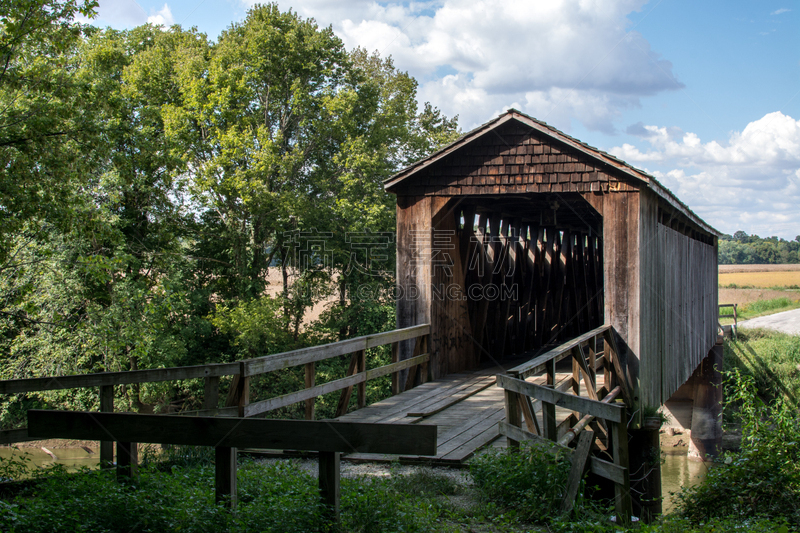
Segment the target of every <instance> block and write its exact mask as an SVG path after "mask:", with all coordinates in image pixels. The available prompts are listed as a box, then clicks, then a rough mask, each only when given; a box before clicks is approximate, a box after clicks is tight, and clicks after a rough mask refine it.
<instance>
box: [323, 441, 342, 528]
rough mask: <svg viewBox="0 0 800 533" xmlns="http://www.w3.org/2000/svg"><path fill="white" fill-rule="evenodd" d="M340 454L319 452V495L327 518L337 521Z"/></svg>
mask: <svg viewBox="0 0 800 533" xmlns="http://www.w3.org/2000/svg"><path fill="white" fill-rule="evenodd" d="M341 455H342V454H341V453H340V452H319V493H320V496H321V497H322V503H323V505H324V506H325V508H326V510H327V512H328V513H329V516H330V517H331V518H332V519H333V520H334V521H338V520H339V468H340V459H341Z"/></svg>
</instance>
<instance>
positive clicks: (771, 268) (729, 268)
mask: <svg viewBox="0 0 800 533" xmlns="http://www.w3.org/2000/svg"><path fill="white" fill-rule="evenodd" d="M734 272H800V265H719V273H720V274H732V273H734Z"/></svg>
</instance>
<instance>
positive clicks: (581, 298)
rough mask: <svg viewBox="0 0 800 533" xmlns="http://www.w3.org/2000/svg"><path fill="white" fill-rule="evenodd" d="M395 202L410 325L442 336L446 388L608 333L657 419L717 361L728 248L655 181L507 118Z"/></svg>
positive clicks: (440, 368) (431, 168)
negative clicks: (471, 373) (721, 257)
mask: <svg viewBox="0 0 800 533" xmlns="http://www.w3.org/2000/svg"><path fill="white" fill-rule="evenodd" d="M385 187H386V189H387V190H388V191H390V192H392V193H394V194H395V195H396V196H397V276H398V281H397V283H398V302H397V321H398V324H397V325H398V327H400V328H403V327H407V326H412V325H416V324H425V323H430V324H431V346H430V347H429V350H430V353H431V365H432V374H433V376H434V377H442V376H444V375H446V374H451V373H454V372H461V371H464V370H470V369H473V368H477V367H478V366H479V365H481V364H482V363H485V362H489V361H498V362H499V361H502V360H504V359H507V358H510V357H512V356H513V357H515V358H516V357H523V356H533V355H536V354H537V353H539V352H542V351H543V350H544V349H546V348H547V347H550V346H552V345H553V344H555V343H558V342H559V341H562V342H563V341H564V340H568V339H570V338H574V337H576V336H577V335H580V334H581V333H584V332H587V331H589V330H591V329H592V328H595V327H597V326H600V325H602V324H603V323H606V324H610V325H612V326H613V327H614V329H615V331H616V332H617V334H618V338H617V342H618V344H619V346H620V351H621V356H620V360H621V361H622V362H623V368H624V372H626V373H627V378H628V381H629V383H630V384H631V386H632V389H633V393H634V398H633V403H634V404H635V405H634V406H633V408H634V409H635V408H637V407H641V406H643V405H644V406H653V407H658V406H659V405H662V404H663V403H664V402H665V401H666V400H667V399H668V398H669V397H670V396H671V395H672V394H673V393H674V392H675V391H676V390H677V389H678V388H679V387H680V386H681V384H683V383H684V382H685V381H687V379H688V378H689V377H690V376H691V375H692V373H693V371H694V370H695V369H696V368H697V367H698V365H699V363H700V362H701V360H703V359H704V358H705V357H706V355H707V354H709V351H710V350H711V349H712V348H713V347H714V345H715V342H716V336H717V323H718V307H717V239H718V236H719V233H718V232H717V231H716V230H714V229H713V228H712V227H710V226H709V225H708V224H706V223H705V222H704V221H703V220H701V219H700V218H699V217H698V216H697V215H696V214H694V213H693V212H692V211H691V210H690V209H689V208H688V207H687V206H686V205H685V204H683V203H682V202H681V201H680V200H679V199H678V198H677V197H675V195H674V194H672V193H671V192H670V191H669V190H667V189H666V188H664V187H663V186H662V185H661V184H660V183H659V182H658V181H656V179H655V178H654V177H653V176H650V175H648V174H646V173H644V172H642V171H640V170H637V169H635V168H633V167H631V166H630V165H628V164H626V163H624V162H622V161H620V160H618V159H616V158H614V157H613V156H611V155H609V154H607V153H604V152H602V151H600V150H597V149H595V148H592V147H591V146H588V145H586V144H584V143H582V142H580V141H578V140H576V139H574V138H572V137H570V136H568V135H566V134H564V133H562V132H560V131H558V130H556V129H554V128H552V127H551V126H548V125H547V124H545V123H543V122H540V121H538V120H536V119H534V118H532V117H529V116H527V115H525V114H523V113H520V112H519V111H516V110H513V109H512V110H509V111H508V112H506V113H504V114H502V115H500V116H499V117H497V118H495V119H493V120H491V121H489V122H487V123H486V124H484V125H482V126H480V127H478V128H476V129H474V130H473V131H471V132H469V133H467V134H466V135H464V136H462V137H461V138H459V139H458V140H457V141H455V142H453V143H452V144H450V145H448V146H446V147H445V148H443V149H441V150H439V151H438V152H436V153H435V154H433V155H431V156H430V157H427V158H425V159H423V160H421V161H418V162H417V163H415V164H414V165H412V166H410V167H408V168H406V169H405V170H403V171H401V172H399V173H398V174H396V175H395V176H393V177H392V178H390V179H389V180H387V181H386V183H385ZM412 348H413V347H412V346H411V345H410V344H408V345H405V346H401V348H400V355H399V358H400V359H405V358H408V357H411V356H412V353H411V350H412Z"/></svg>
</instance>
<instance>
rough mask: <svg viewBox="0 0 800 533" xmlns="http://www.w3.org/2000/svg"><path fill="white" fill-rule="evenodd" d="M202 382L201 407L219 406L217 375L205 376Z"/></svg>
mask: <svg viewBox="0 0 800 533" xmlns="http://www.w3.org/2000/svg"><path fill="white" fill-rule="evenodd" d="M204 381H205V382H204V383H203V409H216V408H217V407H219V376H207V377H206V378H205V380H204Z"/></svg>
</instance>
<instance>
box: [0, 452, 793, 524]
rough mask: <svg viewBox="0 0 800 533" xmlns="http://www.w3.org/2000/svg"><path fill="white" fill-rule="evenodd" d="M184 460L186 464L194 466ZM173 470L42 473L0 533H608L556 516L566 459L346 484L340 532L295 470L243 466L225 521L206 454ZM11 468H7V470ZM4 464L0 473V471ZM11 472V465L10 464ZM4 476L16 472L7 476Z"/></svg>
mask: <svg viewBox="0 0 800 533" xmlns="http://www.w3.org/2000/svg"><path fill="white" fill-rule="evenodd" d="M187 458H188V459H187ZM173 459H175V460H176V461H177V462H175V463H169V462H167V463H149V464H148V465H145V466H143V467H142V469H141V473H140V475H139V477H138V480H137V481H135V482H130V483H127V484H120V483H117V482H116V481H115V479H114V474H113V472H109V471H82V472H79V473H76V474H67V473H66V472H64V471H63V470H53V471H49V472H45V471H39V472H38V473H37V474H36V476H37V477H39V478H40V479H41V480H42V481H41V482H40V483H38V484H36V485H30V486H28V487H27V488H24V489H22V491H21V492H19V493H17V494H16V495H15V496H6V497H5V498H4V499H0V531H4V532H8V533H34V532H35V533H38V532H54V533H58V532H73V531H85V532H97V533H101V532H102V533H111V532H126V533H149V532H162V531H164V532H166V531H170V532H173V533H195V532H197V533H200V532H209V533H210V532H217V531H228V532H249V531H257V532H264V533H268V532H276V533H277V532H285V533H293V532H298V533H299V532H309V533H310V532H322V531H329V532H332V533H344V532H358V533H362V532H363V533H367V532H369V533H382V532H387V533H388V532H427V531H430V532H443V533H450V532H461V531H473V532H476V533H477V532H480V533H488V532H501V531H504V532H513V533H522V532H567V531H587V532H598V533H605V532H608V533H611V532H617V531H620V530H621V528H620V527H619V526H616V525H615V524H613V523H612V522H610V520H609V516H610V514H611V511H610V509H609V507H607V506H605V505H602V504H599V503H597V502H593V501H589V500H586V499H580V500H579V501H578V502H577V504H576V509H575V511H573V513H572V514H569V515H562V514H560V513H559V511H558V509H559V507H560V505H558V504H559V502H560V498H561V492H560V491H561V488H560V487H561V482H562V481H563V477H564V475H565V472H566V471H567V470H568V469H569V465H568V463H566V462H565V459H564V458H563V457H555V456H541V457H540V456H539V455H537V454H536V453H535V452H529V451H527V452H526V451H525V449H524V448H523V453H515V452H501V453H490V454H487V455H484V456H481V458H480V459H478V460H477V461H476V462H475V464H474V465H473V466H472V469H471V473H470V475H471V478H467V479H464V478H462V477H460V476H457V477H454V476H450V475H448V474H447V473H443V472H442V471H437V470H434V469H428V468H422V469H419V470H417V471H415V472H414V473H412V474H408V475H400V474H398V473H397V472H392V475H391V476H389V477H368V476H362V477H356V478H344V479H343V480H342V485H341V521H340V522H339V523H338V524H333V523H331V522H330V521H328V520H327V519H326V518H325V515H324V513H323V512H322V511H323V509H322V508H321V506H320V503H319V500H318V497H317V480H316V478H315V477H314V476H312V475H309V474H308V473H306V472H304V471H303V470H302V469H301V468H299V467H298V465H297V464H296V463H293V462H291V461H286V462H269V463H263V462H256V461H252V460H242V461H240V464H239V469H238V485H239V491H238V494H239V505H238V507H237V509H236V511H235V512H228V511H226V510H225V508H224V507H223V506H221V505H216V504H215V503H214V493H213V490H214V468H213V465H211V464H210V463H209V462H207V461H204V460H203V458H202V457H200V456H199V455H198V454H194V453H192V454H188V455H187V454H181V453H178V454H176V455H175V456H174V457H173ZM0 463H3V461H0ZM2 466H3V465H2V464H0V469H2ZM6 466H7V465H6ZM5 471H6V472H7V473H9V472H12V471H14V468H11V469H9V468H6V469H5ZM633 530H634V531H641V532H643V533H650V532H652V533H655V532H664V533H673V532H674V533H677V532H679V531H686V532H690V533H691V532H695V533H699V532H703V533H706V532H708V533H711V532H712V531H717V532H718V531H743V532H747V533H756V532H758V533H760V532H766V531H786V530H785V529H781V526H780V525H779V524H775V523H772V522H768V521H763V520H762V521H757V520H752V521H745V523H742V521H741V520H739V521H732V520H728V519H725V518H714V519H709V520H706V521H704V522H703V523H700V524H698V523H694V524H692V523H690V522H689V521H687V520H686V519H684V518H681V517H678V516H670V517H666V518H665V519H664V520H663V522H661V523H658V524H654V525H650V526H646V525H639V526H636V527H634V528H633Z"/></svg>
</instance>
